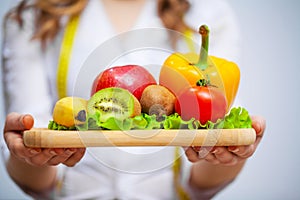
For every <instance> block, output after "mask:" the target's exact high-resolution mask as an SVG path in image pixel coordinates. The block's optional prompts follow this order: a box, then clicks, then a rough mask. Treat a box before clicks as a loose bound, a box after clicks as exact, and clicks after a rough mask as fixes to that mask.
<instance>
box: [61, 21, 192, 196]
mask: <svg viewBox="0 0 300 200" xmlns="http://www.w3.org/2000/svg"><path fill="white" fill-rule="evenodd" d="M79 19H80V17H79V16H74V17H72V18H71V19H70V20H69V22H68V24H67V26H66V29H65V32H64V36H63V40H62V45H61V49H60V55H59V61H58V69H57V81H56V83H57V91H58V97H59V98H63V97H65V96H67V77H68V76H67V75H68V70H69V64H70V60H71V53H72V48H73V44H74V39H75V35H76V31H77V27H78V24H79ZM192 34H193V32H192V31H191V30H187V31H186V32H185V33H184V35H185V41H186V43H187V45H188V47H189V48H190V50H191V51H192V52H194V51H193V50H194V44H193V43H192V40H191V36H192ZM174 157H175V160H174V163H173V175H174V185H175V190H176V192H177V195H178V197H179V199H180V200H189V199H190V198H189V197H188V195H187V193H186V192H185V191H184V188H183V187H182V185H181V182H180V181H181V168H182V160H181V155H180V147H175V155H174Z"/></svg>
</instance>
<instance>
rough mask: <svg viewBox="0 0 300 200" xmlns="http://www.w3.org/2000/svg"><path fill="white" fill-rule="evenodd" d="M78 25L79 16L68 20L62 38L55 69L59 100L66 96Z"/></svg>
mask: <svg viewBox="0 0 300 200" xmlns="http://www.w3.org/2000/svg"><path fill="white" fill-rule="evenodd" d="M78 24H79V15H77V16H74V17H72V18H70V20H69V22H68V24H67V26H66V29H65V32H64V36H63V41H62V44H61V49H60V55H59V60H58V69H57V77H56V84H57V92H58V98H59V99H61V98H63V97H65V96H67V77H68V70H69V65H70V59H71V58H70V57H71V53H72V48H73V44H74V38H75V35H76V30H77V26H78Z"/></svg>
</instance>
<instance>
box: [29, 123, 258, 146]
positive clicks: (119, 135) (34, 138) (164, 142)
mask: <svg viewBox="0 0 300 200" xmlns="http://www.w3.org/2000/svg"><path fill="white" fill-rule="evenodd" d="M23 138H24V143H25V145H26V146H27V147H42V148H67V147H69V148H70V147H73V148H81V147H105V146H106V147H107V146H239V145H250V144H252V143H254V141H255V138H256V134H255V131H254V129H252V128H250V129H213V130H203V129H201V130H184V129H179V130H177V129H176V130H164V129H157V130H131V131H108V130H89V131H55V130H48V129H31V130H28V131H25V132H24V134H23Z"/></svg>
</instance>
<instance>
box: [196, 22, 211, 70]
mask: <svg viewBox="0 0 300 200" xmlns="http://www.w3.org/2000/svg"><path fill="white" fill-rule="evenodd" d="M199 33H200V34H201V40H202V42H201V49H200V57H199V60H198V62H197V63H196V64H195V66H197V67H198V68H199V69H200V70H205V69H206V68H207V67H208V64H207V58H208V45H209V29H208V26H207V25H202V26H200V28H199Z"/></svg>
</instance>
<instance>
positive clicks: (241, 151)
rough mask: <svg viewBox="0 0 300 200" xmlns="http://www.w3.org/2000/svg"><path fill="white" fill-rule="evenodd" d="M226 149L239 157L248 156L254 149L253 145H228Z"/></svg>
mask: <svg viewBox="0 0 300 200" xmlns="http://www.w3.org/2000/svg"><path fill="white" fill-rule="evenodd" d="M227 149H228V151H230V152H231V153H233V154H235V155H237V156H239V157H240V158H249V157H250V156H252V155H253V153H254V151H255V145H248V146H238V147H237V146H234V147H228V148H227Z"/></svg>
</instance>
